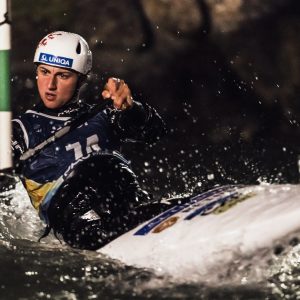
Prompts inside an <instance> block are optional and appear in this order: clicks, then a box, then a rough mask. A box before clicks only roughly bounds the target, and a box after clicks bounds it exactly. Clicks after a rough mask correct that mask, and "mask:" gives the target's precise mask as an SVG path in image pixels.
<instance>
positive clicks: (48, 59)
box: [39, 53, 73, 68]
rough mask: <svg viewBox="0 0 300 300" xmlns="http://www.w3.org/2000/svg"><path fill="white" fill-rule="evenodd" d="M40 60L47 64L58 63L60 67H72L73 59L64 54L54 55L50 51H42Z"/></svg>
mask: <svg viewBox="0 0 300 300" xmlns="http://www.w3.org/2000/svg"><path fill="white" fill-rule="evenodd" d="M39 62H40V63H45V64H52V65H57V66H60V67H65V68H71V67H72V65H73V59H71V58H68V57H62V56H54V55H51V54H48V53H40V56H39Z"/></svg>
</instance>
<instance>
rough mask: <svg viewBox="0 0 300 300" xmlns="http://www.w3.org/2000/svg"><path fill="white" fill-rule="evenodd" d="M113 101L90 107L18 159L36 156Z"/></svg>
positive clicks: (110, 104)
mask: <svg viewBox="0 0 300 300" xmlns="http://www.w3.org/2000/svg"><path fill="white" fill-rule="evenodd" d="M112 105H113V101H112V100H111V99H108V100H103V101H102V102H101V103H100V104H96V105H95V106H92V107H91V108H90V109H89V110H88V111H87V112H86V113H84V114H82V115H81V116H79V117H78V118H76V119H74V120H72V121H70V122H68V121H67V122H66V123H65V126H64V127H62V128H60V129H59V130H57V131H56V132H55V133H54V134H53V135H52V136H50V137H49V138H47V139H46V140H45V141H43V142H42V143H40V144H38V145H37V146H35V147H34V148H29V149H28V150H27V151H26V152H25V153H23V154H22V155H21V157H20V160H21V161H25V160H27V159H29V158H31V157H33V156H35V155H36V154H38V153H39V152H40V151H41V150H43V149H44V148H45V147H47V146H49V145H50V144H52V143H53V142H55V141H57V140H58V139H60V138H62V137H63V136H64V135H66V134H67V133H69V132H71V131H73V130H74V129H75V128H77V127H79V126H80V125H82V124H84V123H85V122H86V121H87V120H89V119H90V118H92V117H93V116H95V115H96V114H97V113H99V112H100V111H102V110H104V109H105V108H107V107H108V106H112Z"/></svg>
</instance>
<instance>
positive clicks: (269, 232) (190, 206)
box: [98, 184, 300, 278]
mask: <svg viewBox="0 0 300 300" xmlns="http://www.w3.org/2000/svg"><path fill="white" fill-rule="evenodd" d="M299 231H300V185H289V184H278V185H257V186H233V185H229V186H221V187H217V188H214V189H212V190H210V191H207V192H205V193H203V194H199V195H197V196H194V197H192V198H191V199H190V201H189V202H188V203H185V204H177V205H175V206H173V207H172V208H170V209H169V210H167V211H166V212H164V213H162V214H160V215H159V216H157V217H155V218H153V219H151V220H149V221H147V222H145V223H143V224H141V225H140V226H138V227H137V228H135V229H133V230H131V231H129V232H127V233H125V234H123V235H122V236H120V237H119V238H117V239H115V240H114V241H112V242H110V243H109V244H107V245H106V246H104V247H103V248H101V249H99V250H98V252H100V253H102V254H105V255H108V256H109V257H111V258H113V259H117V260H119V261H121V262H123V263H125V264H127V265H132V266H135V267H142V268H150V269H153V270H154V271H155V272H157V273H160V274H168V275H171V276H174V277H181V278H184V277H185V276H191V274H195V273H198V274H204V273H206V272H207V271H208V270H213V269H216V267H218V266H221V265H224V264H230V263H231V262H232V260H233V259H234V258H235V257H236V256H237V255H239V256H241V257H249V256H251V255H253V254H255V253H257V252H258V251H259V250H261V249H266V248H267V249H273V248H274V246H275V245H276V244H278V243H279V242H280V241H282V240H284V239H286V238H287V237H289V238H290V237H291V236H292V237H293V234H296V233H297V232H299Z"/></svg>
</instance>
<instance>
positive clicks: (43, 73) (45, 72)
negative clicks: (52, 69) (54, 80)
mask: <svg viewBox="0 0 300 300" xmlns="http://www.w3.org/2000/svg"><path fill="white" fill-rule="evenodd" d="M39 73H40V74H42V75H46V74H47V73H48V72H47V70H46V69H39Z"/></svg>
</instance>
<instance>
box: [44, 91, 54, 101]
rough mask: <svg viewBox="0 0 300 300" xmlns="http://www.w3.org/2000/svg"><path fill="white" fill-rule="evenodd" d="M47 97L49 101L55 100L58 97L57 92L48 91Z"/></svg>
mask: <svg viewBox="0 0 300 300" xmlns="http://www.w3.org/2000/svg"><path fill="white" fill-rule="evenodd" d="M45 98H46V99H47V100H48V101H53V100H55V99H56V94H55V93H51V92H46V93H45Z"/></svg>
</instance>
